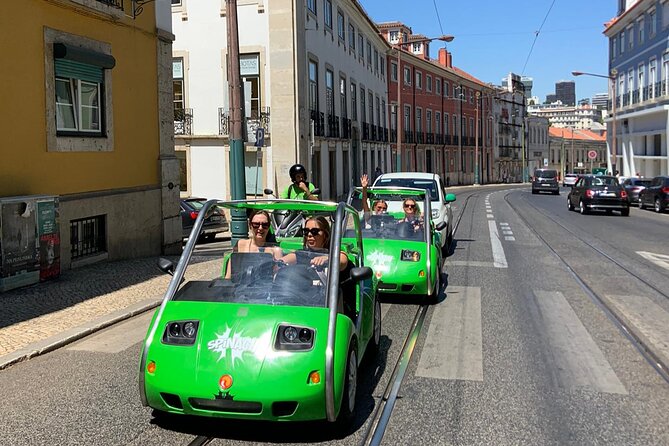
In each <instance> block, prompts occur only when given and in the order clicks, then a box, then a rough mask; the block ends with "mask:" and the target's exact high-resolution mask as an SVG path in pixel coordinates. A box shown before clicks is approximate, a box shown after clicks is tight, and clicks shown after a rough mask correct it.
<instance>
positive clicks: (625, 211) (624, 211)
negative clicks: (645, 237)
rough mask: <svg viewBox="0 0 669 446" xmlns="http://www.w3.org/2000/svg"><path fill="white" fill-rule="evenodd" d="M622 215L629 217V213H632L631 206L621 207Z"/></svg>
mask: <svg viewBox="0 0 669 446" xmlns="http://www.w3.org/2000/svg"><path fill="white" fill-rule="evenodd" d="M620 215H622V216H623V217H629V215H630V209H629V208H627V209H621V210H620Z"/></svg>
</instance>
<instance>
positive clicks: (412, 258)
mask: <svg viewBox="0 0 669 446" xmlns="http://www.w3.org/2000/svg"><path fill="white" fill-rule="evenodd" d="M400 259H401V260H402V261H403V262H417V261H419V260H420V253H419V252H418V251H412V250H411V249H403V250H402V256H401V257H400Z"/></svg>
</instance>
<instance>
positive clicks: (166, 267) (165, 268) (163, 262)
mask: <svg viewBox="0 0 669 446" xmlns="http://www.w3.org/2000/svg"><path fill="white" fill-rule="evenodd" d="M158 268H160V270H161V271H162V272H164V273H167V274H169V275H170V276H173V275H174V263H173V262H172V261H171V260H169V259H166V258H163V257H161V258H159V259H158Z"/></svg>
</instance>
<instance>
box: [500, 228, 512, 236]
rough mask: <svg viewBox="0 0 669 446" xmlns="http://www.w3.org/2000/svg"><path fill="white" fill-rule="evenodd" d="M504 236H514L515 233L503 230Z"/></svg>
mask: <svg viewBox="0 0 669 446" xmlns="http://www.w3.org/2000/svg"><path fill="white" fill-rule="evenodd" d="M502 234H504V235H513V231H509V230H506V229H503V230H502Z"/></svg>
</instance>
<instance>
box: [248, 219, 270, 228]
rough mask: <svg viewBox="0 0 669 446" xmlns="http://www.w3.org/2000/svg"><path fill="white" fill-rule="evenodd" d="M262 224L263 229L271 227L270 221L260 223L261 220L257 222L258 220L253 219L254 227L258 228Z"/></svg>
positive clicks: (252, 225)
mask: <svg viewBox="0 0 669 446" xmlns="http://www.w3.org/2000/svg"><path fill="white" fill-rule="evenodd" d="M261 226H262V228H263V229H268V228H269V222H263V223H260V222H257V221H252V222H251V227H252V228H253V229H258V228H259V227H261Z"/></svg>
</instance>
